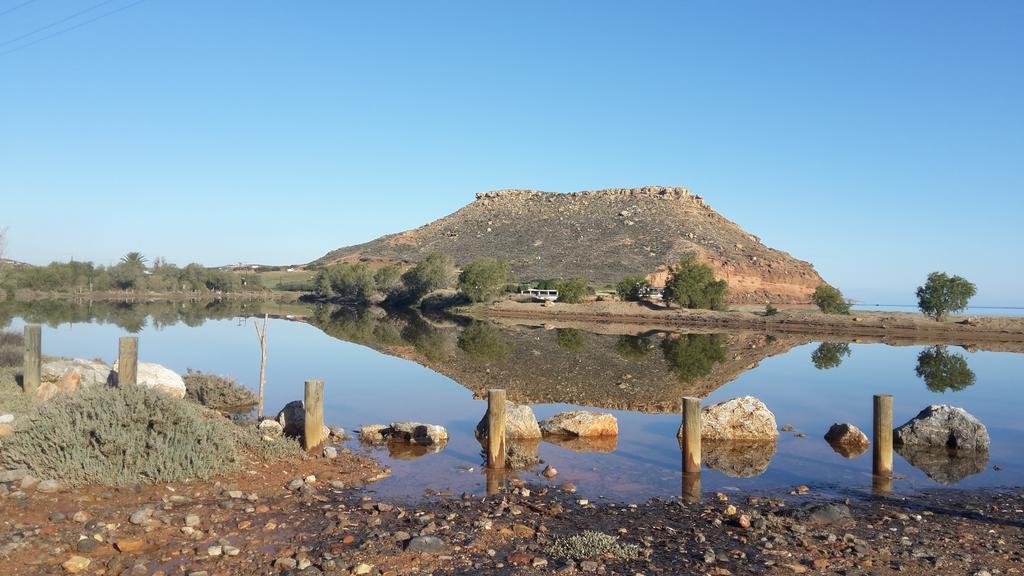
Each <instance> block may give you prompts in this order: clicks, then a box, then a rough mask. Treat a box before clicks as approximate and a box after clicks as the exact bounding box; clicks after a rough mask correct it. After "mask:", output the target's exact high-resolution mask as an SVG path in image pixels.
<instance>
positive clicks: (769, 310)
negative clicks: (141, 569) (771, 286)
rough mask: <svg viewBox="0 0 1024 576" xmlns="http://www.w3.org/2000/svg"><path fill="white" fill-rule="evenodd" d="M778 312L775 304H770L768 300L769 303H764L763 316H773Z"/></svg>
mask: <svg viewBox="0 0 1024 576" xmlns="http://www.w3.org/2000/svg"><path fill="white" fill-rule="evenodd" d="M778 313H779V309H778V308H776V307H775V306H772V303H771V302H769V303H767V304H765V305H764V315H765V316H775V315H776V314H778Z"/></svg>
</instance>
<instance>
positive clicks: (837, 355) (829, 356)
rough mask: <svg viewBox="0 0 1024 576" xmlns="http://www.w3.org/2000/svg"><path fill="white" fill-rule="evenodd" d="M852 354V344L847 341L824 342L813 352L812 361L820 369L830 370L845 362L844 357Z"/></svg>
mask: <svg viewBox="0 0 1024 576" xmlns="http://www.w3.org/2000/svg"><path fill="white" fill-rule="evenodd" d="M849 355H850V345H849V344H847V343H846V342H822V343H821V345H820V346H818V348H817V349H816V350H815V351H814V352H811V362H812V363H813V364H814V367H815V368H817V369H818V370H830V369H832V368H836V367H838V366H839V365H840V364H842V363H843V358H845V357H846V356H849Z"/></svg>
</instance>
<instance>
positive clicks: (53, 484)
mask: <svg viewBox="0 0 1024 576" xmlns="http://www.w3.org/2000/svg"><path fill="white" fill-rule="evenodd" d="M62 488H63V485H62V484H61V483H60V481H59V480H43V481H42V482H40V483H39V484H36V492H42V493H43V494H52V493H54V492H60V490H61V489H62Z"/></svg>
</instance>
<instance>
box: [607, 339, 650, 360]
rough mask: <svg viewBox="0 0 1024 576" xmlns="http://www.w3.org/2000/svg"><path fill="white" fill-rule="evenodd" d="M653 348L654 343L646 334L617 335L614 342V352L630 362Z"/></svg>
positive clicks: (643, 355)
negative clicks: (617, 337)
mask: <svg viewBox="0 0 1024 576" xmlns="http://www.w3.org/2000/svg"><path fill="white" fill-rule="evenodd" d="M651 350H654V344H652V343H651V339H650V338H649V337H647V336H619V339H618V340H617V341H616V342H615V352H616V353H617V354H618V355H619V356H621V357H622V358H624V359H626V360H629V361H630V362H633V361H636V360H640V359H641V358H644V357H646V356H647V355H648V354H650V353H651Z"/></svg>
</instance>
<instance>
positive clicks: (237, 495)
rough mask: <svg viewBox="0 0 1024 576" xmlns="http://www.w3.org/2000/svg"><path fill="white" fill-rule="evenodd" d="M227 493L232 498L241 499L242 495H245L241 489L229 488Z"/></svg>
mask: <svg viewBox="0 0 1024 576" xmlns="http://www.w3.org/2000/svg"><path fill="white" fill-rule="evenodd" d="M227 494H228V498H232V499H234V500H241V499H242V497H243V496H245V494H243V493H242V491H241V490H229V491H228V493H227Z"/></svg>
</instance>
